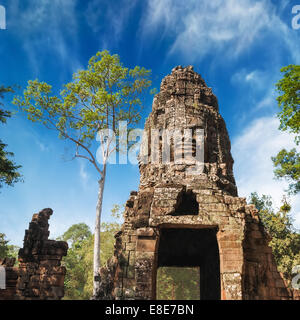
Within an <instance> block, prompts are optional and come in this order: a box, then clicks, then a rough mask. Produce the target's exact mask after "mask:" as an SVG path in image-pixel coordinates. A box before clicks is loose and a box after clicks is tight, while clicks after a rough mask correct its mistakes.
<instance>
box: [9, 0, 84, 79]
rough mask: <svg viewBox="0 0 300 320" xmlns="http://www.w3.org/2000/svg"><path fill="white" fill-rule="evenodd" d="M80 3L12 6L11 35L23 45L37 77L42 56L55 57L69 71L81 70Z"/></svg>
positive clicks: (42, 1) (42, 0) (39, 1)
mask: <svg viewBox="0 0 300 320" xmlns="http://www.w3.org/2000/svg"><path fill="white" fill-rule="evenodd" d="M76 3H77V0H63V1H62V0H28V1H26V4H24V3H23V2H22V1H20V0H12V1H11V2H10V3H9V6H8V11H9V16H8V24H9V31H10V32H12V33H13V34H14V35H15V36H16V38H19V40H20V41H21V43H22V46H23V49H24V50H25V52H26V53H27V56H28V59H29V61H30V63H31V66H32V67H33V69H34V70H35V73H36V74H38V73H39V69H40V63H41V62H44V61H43V58H42V53H43V54H44V55H45V53H47V55H51V54H52V55H53V56H55V58H56V59H57V62H60V63H61V64H62V65H63V66H64V68H66V69H67V70H68V71H71V72H74V71H76V70H77V69H78V68H79V67H80V63H79V62H78V59H77V54H76V50H74V49H76V48H77V46H78V43H77V19H76Z"/></svg>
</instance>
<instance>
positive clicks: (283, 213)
mask: <svg viewBox="0 0 300 320" xmlns="http://www.w3.org/2000/svg"><path fill="white" fill-rule="evenodd" d="M250 203H252V204H254V205H255V206H256V208H257V209H258V212H259V217H260V219H261V221H262V223H263V225H264V227H265V229H266V230H267V232H268V233H269V234H270V236H271V238H272V239H271V241H270V242H269V245H270V247H271V248H272V251H273V255H274V258H275V261H276V264H277V266H278V270H279V271H280V272H282V273H283V275H284V277H285V278H286V279H287V280H288V281H290V280H291V279H292V269H293V267H294V266H296V265H299V264H300V234H299V232H297V231H296V230H295V229H294V227H293V221H292V218H291V216H290V214H289V213H290V210H291V206H290V205H289V204H288V203H287V201H286V200H285V199H284V200H283V204H282V206H281V207H280V209H279V210H278V211H275V210H274V208H273V203H272V198H271V197H270V196H266V195H262V196H259V195H258V194H257V193H256V192H253V193H251V196H250Z"/></svg>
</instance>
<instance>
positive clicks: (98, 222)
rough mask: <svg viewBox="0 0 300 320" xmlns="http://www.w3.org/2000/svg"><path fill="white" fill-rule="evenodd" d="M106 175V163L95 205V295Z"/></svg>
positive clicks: (98, 279) (98, 282)
mask: <svg viewBox="0 0 300 320" xmlns="http://www.w3.org/2000/svg"><path fill="white" fill-rule="evenodd" d="M105 177H106V164H105V163H104V165H103V176H102V177H101V179H100V180H99V181H98V184H99V189H98V200H97V207H96V221H95V234H94V281H93V296H94V297H96V295H97V292H98V290H99V287H100V280H101V279H100V273H99V270H100V233H101V230H100V227H101V213H102V200H103V191H104V184H105Z"/></svg>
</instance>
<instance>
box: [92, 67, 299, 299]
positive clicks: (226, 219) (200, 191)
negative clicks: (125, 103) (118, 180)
mask: <svg viewBox="0 0 300 320" xmlns="http://www.w3.org/2000/svg"><path fill="white" fill-rule="evenodd" d="M155 129H158V130H157V131H158V132H162V131H163V130H164V129H165V130H170V131H172V130H176V129H179V130H181V131H183V130H184V129H190V131H191V132H192V138H193V135H194V133H195V132H196V131H197V129H201V130H202V132H203V140H202V141H203V154H204V158H203V162H204V166H203V170H202V172H199V173H198V174H191V172H190V171H189V170H188V169H190V168H189V167H192V166H193V165H194V164H193V163H189V162H188V161H186V163H177V162H176V161H175V160H174V159H175V158H176V157H175V155H176V153H178V152H179V153H181V152H182V150H183V149H184V148H185V143H184V140H183V144H182V145H183V147H182V145H181V146H178V145H176V143H175V142H174V141H173V143H172V140H170V141H171V142H170V159H169V160H170V161H169V162H168V163H162V162H161V161H153V158H154V157H152V155H153V152H154V151H153V145H154V144H153V143H151V139H152V141H153V135H151V132H152V131H153V130H155ZM145 133H147V134H148V137H150V138H148V140H147V142H146V144H147V147H148V148H146V150H147V151H146V152H145V151H141V153H140V156H139V159H140V160H141V158H143V159H145V157H146V158H147V161H140V164H139V166H140V175H141V176H140V186H139V191H137V192H136V191H132V192H131V194H130V197H129V200H128V201H127V203H126V209H125V216H124V218H125V221H124V224H123V226H122V229H121V231H120V232H118V233H117V234H116V235H115V238H116V244H115V251H114V253H113V257H112V258H111V259H110V260H109V261H108V262H107V264H106V266H105V267H102V268H101V270H100V274H101V286H100V287H101V289H100V291H99V292H98V298H99V299H155V298H156V275H157V270H158V268H160V267H164V266H176V267H199V268H200V288H199V290H200V299H204V300H207V299H227V300H230V299H234V300H237V299H238V300H240V299H293V298H294V292H293V291H292V290H290V289H288V288H287V287H286V285H285V283H284V281H283V279H282V277H281V275H280V273H279V272H278V271H277V268H276V265H275V262H274V258H273V255H272V250H271V248H270V247H269V246H268V241H269V237H268V235H267V234H266V232H265V230H264V228H263V226H262V224H261V222H260V220H259V217H258V215H257V210H256V208H255V207H254V206H253V205H247V203H246V200H245V199H244V198H239V197H238V195H237V188H236V184H235V179H234V176H233V159H232V156H231V152H230V140H229V136H228V133H227V129H226V125H225V122H224V120H223V118H222V117H221V115H220V113H219V108H218V101H217V98H216V96H215V95H214V94H213V93H212V90H211V88H209V87H207V85H206V84H205V82H204V80H203V79H202V78H201V76H200V75H199V74H197V73H196V72H195V71H194V70H193V67H192V66H188V67H186V68H183V67H181V66H178V67H176V68H174V69H173V70H172V73H171V74H170V75H167V76H166V77H165V78H164V79H163V80H162V82H161V86H160V92H159V93H158V94H157V95H156V96H155V98H154V101H153V107H152V112H151V113H150V115H149V117H148V119H147V121H146V124H145ZM161 140H162V139H161V138H159V139H158V141H160V143H159V146H160V147H159V148H158V150H159V152H160V151H161V149H162V148H161ZM191 141H192V142H191V144H192V146H191V147H192V148H191V150H192V152H193V153H194V152H195V146H194V139H192V140H191ZM144 147H145V145H144ZM158 157H161V154H159V156H158Z"/></svg>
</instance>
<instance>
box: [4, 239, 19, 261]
mask: <svg viewBox="0 0 300 320" xmlns="http://www.w3.org/2000/svg"><path fill="white" fill-rule="evenodd" d="M8 243H9V240H7V239H6V235H5V234H4V233H0V259H4V258H15V259H16V260H17V259H18V252H19V249H20V248H19V247H18V246H15V245H12V244H8Z"/></svg>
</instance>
